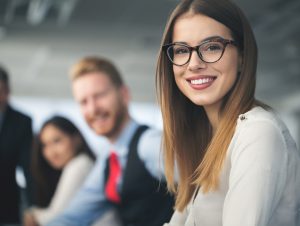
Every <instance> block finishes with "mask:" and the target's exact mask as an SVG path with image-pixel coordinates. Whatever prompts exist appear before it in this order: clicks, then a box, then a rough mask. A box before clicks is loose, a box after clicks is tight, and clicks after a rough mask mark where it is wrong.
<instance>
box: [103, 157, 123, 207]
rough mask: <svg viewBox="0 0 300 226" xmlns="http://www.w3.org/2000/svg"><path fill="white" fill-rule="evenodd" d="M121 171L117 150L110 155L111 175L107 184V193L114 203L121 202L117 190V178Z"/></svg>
mask: <svg viewBox="0 0 300 226" xmlns="http://www.w3.org/2000/svg"><path fill="white" fill-rule="evenodd" d="M120 173H121V167H120V163H119V161H118V156H117V155H116V153H115V152H111V153H110V156H109V176H108V180H107V183H106V186H105V194H106V197H107V199H108V200H110V201H112V202H114V203H120V202H121V198H120V196H119V194H118V190H117V180H118V178H119V176H120Z"/></svg>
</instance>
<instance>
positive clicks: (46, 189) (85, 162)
mask: <svg viewBox="0 0 300 226" xmlns="http://www.w3.org/2000/svg"><path fill="white" fill-rule="evenodd" d="M94 159H95V157H94V154H93V153H92V152H91V150H90V148H89V146H88V145H87V143H86V141H85V139H84V138H83V136H82V134H81V133H80V131H79V130H78V129H77V127H76V126H75V125H74V124H73V123H72V122H71V121H69V120H68V119H66V118H64V117H61V116H54V117H52V118H50V119H48V120H47V121H46V122H45V123H44V124H43V126H42V128H41V131H40V133H39V135H38V139H37V145H36V149H35V150H34V153H33V158H32V170H33V177H34V180H35V195H36V206H35V207H32V208H30V209H29V210H27V211H26V212H25V215H24V225H25V226H34V225H45V224H46V223H47V222H48V221H50V220H51V219H53V218H54V217H56V216H57V215H58V214H60V213H61V211H62V210H64V208H65V207H66V205H67V204H68V203H69V201H70V199H71V198H72V197H73V195H74V194H75V192H76V191H77V190H78V189H79V188H80V186H81V184H82V183H83V181H84V180H85V178H86V176H87V175H88V173H89V171H90V169H91V168H92V166H93V160H94Z"/></svg>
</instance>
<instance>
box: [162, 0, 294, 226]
mask: <svg viewBox="0 0 300 226" xmlns="http://www.w3.org/2000/svg"><path fill="white" fill-rule="evenodd" d="M256 66H257V46H256V41H255V38H254V35H253V32H252V30H251V28H250V25H249V23H248V21H247V19H246V18H245V16H244V14H243V13H242V12H241V10H240V9H239V8H238V7H237V6H236V5H234V4H233V3H232V2H230V1H227V0H194V1H193V0H183V1H181V2H180V4H179V5H178V6H177V7H176V8H175V10H174V11H173V13H172V14H171V16H170V18H169V21H168V23H167V25H166V28H165V33H164V35H163V38H162V50H161V52H160V54H159V58H158V65H157V74H156V82H157V90H158V95H159V100H160V104H161V108H162V114H163V122H164V144H163V145H164V151H165V168H166V176H167V181H168V187H169V189H170V190H171V191H173V192H175V193H176V205H175V209H176V211H175V213H174V215H173V217H172V219H171V221H170V223H169V224H165V225H169V226H196V225H197V226H221V225H223V226H241V225H243V226H254V225H257V226H262V225H263V226H267V225H269V226H279V225H280V226H286V225H289V226H296V225H299V223H300V222H299V207H300V201H299V200H300V198H299V197H300V166H299V163H300V160H299V153H298V151H297V149H296V145H295V143H294V141H293V140H292V138H291V136H290V134H289V132H288V130H287V129H286V127H285V125H284V124H283V123H282V122H281V121H280V119H279V118H278V117H277V116H276V115H275V113H274V112H272V110H271V109H270V108H269V107H267V106H266V105H265V104H263V103H261V102H260V101H258V100H256V99H255V96H254V93H255V81H256ZM175 167H176V168H177V169H178V174H179V180H178V184H176V183H175V179H174V177H175V176H174V168H175Z"/></svg>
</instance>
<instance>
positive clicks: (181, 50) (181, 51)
mask: <svg viewBox="0 0 300 226" xmlns="http://www.w3.org/2000/svg"><path fill="white" fill-rule="evenodd" d="M187 53H189V50H188V49H187V48H184V47H179V48H174V54H187Z"/></svg>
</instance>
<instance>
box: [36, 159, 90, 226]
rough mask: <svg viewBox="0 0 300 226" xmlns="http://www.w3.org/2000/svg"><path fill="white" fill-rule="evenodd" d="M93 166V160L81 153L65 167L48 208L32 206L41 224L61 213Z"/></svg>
mask: <svg viewBox="0 0 300 226" xmlns="http://www.w3.org/2000/svg"><path fill="white" fill-rule="evenodd" d="M92 166H93V161H92V160H91V159H90V158H89V157H88V156H86V155H84V154H81V155H78V156H77V157H75V158H74V159H72V160H71V162H70V163H68V165H67V166H66V167H65V168H64V169H63V172H62V175H61V177H60V179H59V182H58V185H57V188H56V190H55V193H54V195H53V197H52V199H51V202H50V205H49V206H48V207H47V208H36V207H33V208H32V213H33V215H34V217H35V219H36V220H37V222H38V223H39V224H40V225H45V224H46V223H47V222H49V221H50V220H51V219H53V218H54V217H56V216H57V215H58V214H60V213H61V212H62V211H63V210H64V208H65V207H66V205H67V204H68V203H69V201H70V200H71V198H72V197H73V196H74V194H75V192H76V191H77V190H78V189H79V188H80V186H81V185H82V184H83V182H84V180H85V178H86V177H87V175H88V173H89V172H90V170H91V168H92Z"/></svg>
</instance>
